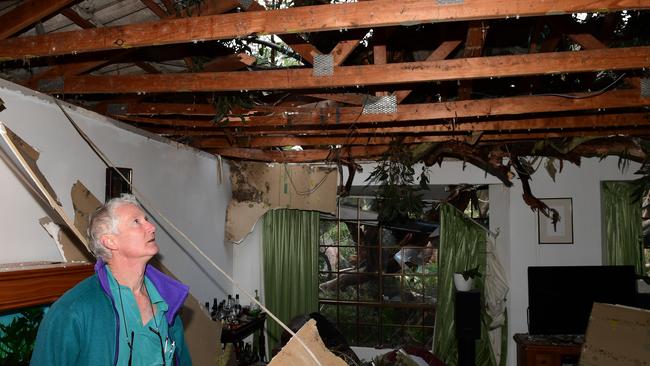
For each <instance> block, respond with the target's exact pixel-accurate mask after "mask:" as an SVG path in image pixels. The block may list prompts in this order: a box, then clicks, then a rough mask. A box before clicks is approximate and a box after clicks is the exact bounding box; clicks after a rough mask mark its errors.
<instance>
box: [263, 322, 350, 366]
mask: <svg viewBox="0 0 650 366" xmlns="http://www.w3.org/2000/svg"><path fill="white" fill-rule="evenodd" d="M296 336H297V337H300V339H301V340H302V341H303V342H304V343H305V345H306V346H307V347H308V348H309V350H310V351H311V352H312V353H313V354H314V356H315V357H316V359H317V360H318V362H319V363H320V365H322V366H339V365H340V366H347V362H345V361H343V359H341V358H340V357H337V356H336V355H335V354H333V353H332V352H330V350H329V349H327V347H325V344H324V343H323V340H322V339H321V338H320V336H319V334H318V329H317V328H316V321H315V320H314V319H310V320H309V321H308V322H307V323H305V325H303V326H302V328H300V330H299V331H298V333H296ZM283 365H301V366H312V365H313V366H317V365H318V363H316V361H315V360H314V359H313V358H312V357H311V355H310V354H309V353H307V350H305V347H303V345H302V344H301V343H300V342H299V341H298V340H297V339H296V337H295V336H294V337H292V338H291V339H290V340H289V342H288V343H287V344H286V345H285V346H284V347H282V350H280V352H278V354H277V355H275V357H273V359H272V360H271V362H270V363H269V366H283Z"/></svg>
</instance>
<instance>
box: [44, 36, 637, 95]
mask: <svg viewBox="0 0 650 366" xmlns="http://www.w3.org/2000/svg"><path fill="white" fill-rule="evenodd" d="M648 65H650V47H627V48H616V49H598V50H585V51H567V52H554V53H543V54H540V53H536V54H525V55H511V56H492V57H474V58H466V59H452V60H441V61H419V62H404V63H394V64H386V65H360V66H343V67H335V68H334V74H333V75H331V76H314V75H313V74H312V70H311V69H283V70H269V71H246V72H215V73H189V74H188V73H186V74H181V73H178V74H162V75H111V76H86V75H84V76H70V77H66V78H65V79H64V80H63V81H64V83H63V86H62V87H60V85H61V84H57V85H55V86H54V87H53V88H52V89H51V90H42V91H44V92H51V93H66V94H95V93H106V94H114V93H164V92H196V91H242V90H289V89H316V88H335V87H354V86H358V85H386V84H399V83H413V82H427V81H445V80H467V79H478V78H489V77H509V76H525V75H543V74H558V73H573V72H586V71H599V70H626V69H635V68H643V67H647V66H648Z"/></svg>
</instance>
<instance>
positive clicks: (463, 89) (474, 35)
mask: <svg viewBox="0 0 650 366" xmlns="http://www.w3.org/2000/svg"><path fill="white" fill-rule="evenodd" d="M487 30H488V27H487V26H486V22H485V21H478V20H476V21H472V22H470V23H469V27H468V29H467V38H466V39H465V49H464V51H463V57H465V58H468V57H480V56H481V54H482V53H483V45H484V44H485V38H486V37H487ZM473 89H474V88H473V82H472V80H462V81H461V82H460V85H459V86H458V99H471V95H472V90H473Z"/></svg>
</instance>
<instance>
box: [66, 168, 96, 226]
mask: <svg viewBox="0 0 650 366" xmlns="http://www.w3.org/2000/svg"><path fill="white" fill-rule="evenodd" d="M70 195H71V196H72V208H73V210H74V226H76V227H77V229H79V231H80V232H82V233H86V234H87V233H88V224H89V223H90V215H92V213H93V212H95V211H97V209H99V208H100V207H101V206H102V203H101V202H100V201H99V200H98V199H97V197H95V196H94V195H93V194H92V193H90V191H89V190H88V188H86V186H84V184H83V183H81V182H80V181H77V182H75V184H73V185H72V189H71V190H70Z"/></svg>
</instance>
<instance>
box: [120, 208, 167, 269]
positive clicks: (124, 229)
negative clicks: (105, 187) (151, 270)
mask: <svg viewBox="0 0 650 366" xmlns="http://www.w3.org/2000/svg"><path fill="white" fill-rule="evenodd" d="M115 217H117V234H113V238H114V240H115V244H116V247H117V250H118V251H119V253H120V254H121V255H122V256H123V257H127V258H139V257H145V258H147V260H148V259H149V258H151V257H153V256H154V255H156V254H157V253H158V245H157V244H156V227H155V226H154V225H153V224H152V223H150V222H149V220H148V219H147V216H146V215H145V213H144V212H142V210H140V209H139V208H138V207H137V206H135V205H132V204H125V205H122V206H119V207H118V208H117V209H116V210H115Z"/></svg>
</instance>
